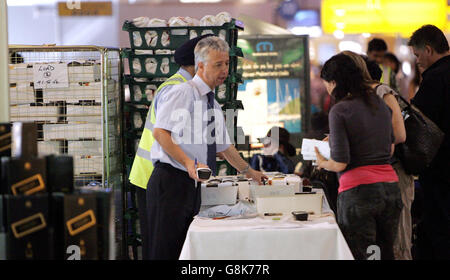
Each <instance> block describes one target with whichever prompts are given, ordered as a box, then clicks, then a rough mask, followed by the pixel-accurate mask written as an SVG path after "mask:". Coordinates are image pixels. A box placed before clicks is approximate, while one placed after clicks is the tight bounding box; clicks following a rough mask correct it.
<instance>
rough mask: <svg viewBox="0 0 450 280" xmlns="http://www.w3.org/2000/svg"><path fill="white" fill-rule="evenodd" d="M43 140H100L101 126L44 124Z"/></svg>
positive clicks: (95, 124)
mask: <svg viewBox="0 0 450 280" xmlns="http://www.w3.org/2000/svg"><path fill="white" fill-rule="evenodd" d="M43 130H44V140H45V141H47V140H52V139H53V140H57V139H65V140H80V139H95V140H101V139H102V135H103V133H102V124H97V123H86V124H44V125H43Z"/></svg>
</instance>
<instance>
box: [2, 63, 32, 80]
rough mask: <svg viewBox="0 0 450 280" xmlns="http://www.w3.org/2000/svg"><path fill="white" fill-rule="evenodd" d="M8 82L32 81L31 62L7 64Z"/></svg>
mask: <svg viewBox="0 0 450 280" xmlns="http://www.w3.org/2000/svg"><path fill="white" fill-rule="evenodd" d="M8 78H9V82H10V83H31V82H33V64H28V63H17V64H9V76H8Z"/></svg>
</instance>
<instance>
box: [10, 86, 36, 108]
mask: <svg viewBox="0 0 450 280" xmlns="http://www.w3.org/2000/svg"><path fill="white" fill-rule="evenodd" d="M9 97H10V99H9V103H10V104H12V105H15V104H30V103H35V102H36V98H35V94H34V87H33V86H31V83H24V82H18V83H12V84H10V86H9Z"/></svg>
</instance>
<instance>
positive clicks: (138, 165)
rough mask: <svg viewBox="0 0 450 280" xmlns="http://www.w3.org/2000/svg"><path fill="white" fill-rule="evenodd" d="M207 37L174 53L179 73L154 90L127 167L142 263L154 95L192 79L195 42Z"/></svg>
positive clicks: (144, 253)
mask: <svg viewBox="0 0 450 280" xmlns="http://www.w3.org/2000/svg"><path fill="white" fill-rule="evenodd" d="M207 36H210V34H208V35H203V36H199V37H196V38H194V39H191V40H189V41H187V42H186V43H184V44H183V45H182V46H180V47H179V48H178V49H176V50H175V54H174V57H175V62H176V63H177V64H178V65H180V69H179V70H178V71H177V73H175V74H174V75H172V76H171V77H170V78H168V79H167V80H166V81H165V82H164V83H163V84H161V85H160V86H159V87H158V89H157V90H156V93H155V96H154V98H153V102H152V105H151V107H150V110H149V111H148V114H147V119H146V120H145V126H144V131H143V133H142V136H141V140H140V141H139V146H138V149H137V151H136V156H135V157H134V161H133V165H132V167H131V171H130V176H129V180H130V182H131V183H132V184H133V185H135V186H137V188H136V196H137V199H138V212H139V223H140V228H141V235H142V258H143V259H148V256H147V253H148V249H147V246H148V231H147V224H148V223H147V203H146V196H145V192H146V189H147V184H148V180H149V178H150V175H151V174H152V172H153V164H152V161H151V158H150V150H151V148H152V145H153V142H154V141H155V139H154V138H153V124H154V123H155V109H156V108H155V106H154V104H156V102H155V101H156V98H158V95H161V93H163V92H165V91H167V90H169V89H170V88H171V87H173V86H174V85H177V84H181V83H184V82H186V81H189V80H192V77H193V76H194V75H195V62H194V48H195V46H196V45H197V42H198V41H200V40H201V39H203V38H204V37H207Z"/></svg>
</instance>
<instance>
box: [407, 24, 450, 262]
mask: <svg viewBox="0 0 450 280" xmlns="http://www.w3.org/2000/svg"><path fill="white" fill-rule="evenodd" d="M408 45H409V46H411V47H412V51H413V53H414V55H415V56H416V58H417V64H418V67H419V68H423V69H424V71H423V73H422V79H423V80H422V82H421V84H420V87H419V90H418V91H417V94H416V95H415V96H414V98H413V99H412V100H411V103H413V104H414V105H416V106H417V107H418V108H419V109H420V110H421V111H422V112H423V113H424V114H425V115H426V116H427V117H428V118H430V119H431V120H432V121H433V122H434V123H435V124H436V125H437V126H438V127H439V128H440V129H441V130H442V131H443V132H444V133H445V137H444V141H443V143H442V144H441V147H440V149H439V151H438V153H437V155H436V157H435V158H434V159H433V161H432V162H431V164H430V166H429V167H428V168H427V169H426V170H425V171H423V172H422V173H421V174H419V182H420V186H421V189H422V191H423V218H422V223H421V224H419V226H418V227H420V229H418V241H417V243H418V244H417V250H418V257H419V258H421V259H446V260H450V172H449V170H450V110H449V108H450V53H449V45H448V41H447V39H446V38H445V35H444V33H443V32H442V31H441V30H440V29H439V28H437V27H436V26H434V25H424V26H422V27H421V28H419V29H418V30H416V31H415V32H414V33H413V35H412V36H411V38H410V40H409V42H408Z"/></svg>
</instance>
